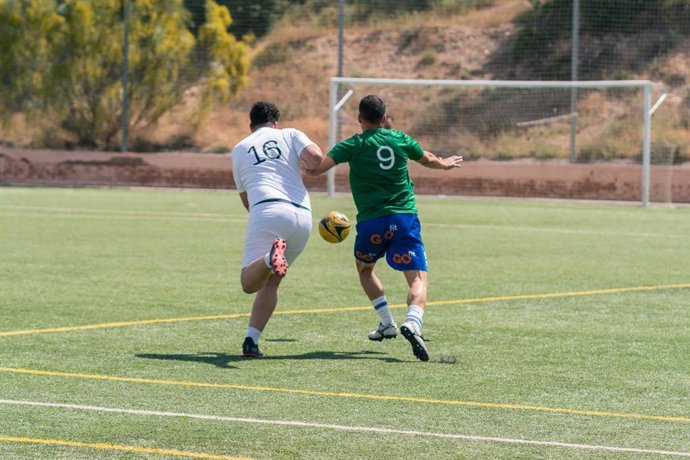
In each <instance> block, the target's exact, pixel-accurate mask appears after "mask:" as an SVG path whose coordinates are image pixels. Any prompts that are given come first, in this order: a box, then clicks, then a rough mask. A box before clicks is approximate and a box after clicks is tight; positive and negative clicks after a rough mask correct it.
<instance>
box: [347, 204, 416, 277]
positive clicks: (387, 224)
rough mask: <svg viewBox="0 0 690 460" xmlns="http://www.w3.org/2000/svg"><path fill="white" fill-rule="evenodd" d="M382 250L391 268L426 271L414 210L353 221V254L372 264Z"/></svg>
mask: <svg viewBox="0 0 690 460" xmlns="http://www.w3.org/2000/svg"><path fill="white" fill-rule="evenodd" d="M384 254H385V255H386V261H387V262H388V265H390V266H391V267H392V268H394V269H395V270H400V271H405V270H422V271H427V263H426V251H425V250H424V242H423V241H422V228H421V225H420V224H419V218H418V217H417V214H393V215H390V216H383V217H377V218H374V219H369V220H365V221H363V222H358V223H357V238H356V239H355V258H356V259H357V260H359V261H360V262H363V263H365V264H373V263H374V262H376V261H377V260H379V259H380V258H381V257H383V256H384Z"/></svg>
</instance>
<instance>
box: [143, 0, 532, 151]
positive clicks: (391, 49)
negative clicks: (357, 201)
mask: <svg viewBox="0 0 690 460" xmlns="http://www.w3.org/2000/svg"><path fill="white" fill-rule="evenodd" d="M526 8H529V1H527V0H508V1H498V2H496V6H494V7H491V8H488V9H485V10H480V11H476V12H473V13H471V14H468V15H464V16H457V17H451V18H439V17H436V16H433V15H415V16H411V17H408V18H404V19H398V20H392V21H390V22H388V23H383V24H379V25H377V26H376V28H367V27H354V28H348V29H346V33H345V46H344V49H345V51H344V66H343V67H344V74H345V76H353V77H389V78H429V79H438V78H444V79H446V78H447V79H490V78H494V77H495V75H494V71H493V70H491V67H495V64H494V65H493V66H491V65H490V64H491V62H490V59H491V58H492V57H494V56H495V54H496V52H497V51H498V50H500V49H501V48H502V47H503V46H504V45H505V44H506V42H507V41H509V40H510V38H511V36H512V35H513V34H514V32H515V26H514V25H513V24H512V23H511V22H510V20H511V19H512V18H513V17H515V16H516V15H517V14H519V13H521V12H523V11H524V10H525V9H526ZM337 50H338V42H337V29H335V28H311V27H300V26H299V25H289V26H283V27H280V28H278V29H277V30H276V31H274V32H273V33H272V34H270V35H268V36H267V37H266V38H265V39H263V40H262V41H261V42H259V43H258V44H257V46H256V55H255V64H254V66H253V67H252V69H251V71H250V83H249V85H248V86H247V87H246V88H245V89H243V90H242V91H241V92H240V94H239V95H238V96H237V97H235V98H234V99H233V100H232V101H231V102H230V104H229V106H230V107H229V109H228V108H225V107H224V108H218V109H216V110H215V111H214V112H213V113H212V114H211V115H210V117H209V119H208V120H207V122H206V123H205V124H204V126H203V127H202V128H201V130H200V131H199V132H198V133H196V134H195V135H194V139H195V141H196V143H197V144H198V145H199V146H200V147H201V148H203V149H210V150H213V149H217V150H220V149H221V148H222V147H223V146H232V145H234V143H235V142H236V140H237V139H239V138H240V137H241V136H243V135H245V134H246V132H247V111H248V108H249V106H250V105H251V103H252V102H253V101H255V100H258V99H268V100H273V101H275V102H276V103H277V104H279V106H280V108H281V110H282V112H283V124H284V125H288V124H289V125H294V126H299V127H301V128H302V129H304V130H305V131H307V132H309V133H310V135H312V136H313V137H314V139H315V140H316V141H317V142H319V143H321V144H322V145H326V144H327V141H328V79H329V78H330V77H332V76H335V75H336V73H337ZM429 60H431V61H433V62H431V63H430V64H425V62H427V61H429ZM178 117H181V118H182V120H184V118H183V116H180V115H179V114H178ZM171 121H172V122H173V123H174V120H168V123H170V122H171ZM181 123H184V121H181ZM163 126H164V128H161V129H159V130H158V133H157V136H158V138H159V139H160V140H161V141H162V140H163V138H164V137H165V136H169V135H170V134H171V130H173V127H172V126H170V125H169V124H167V125H166V123H163Z"/></svg>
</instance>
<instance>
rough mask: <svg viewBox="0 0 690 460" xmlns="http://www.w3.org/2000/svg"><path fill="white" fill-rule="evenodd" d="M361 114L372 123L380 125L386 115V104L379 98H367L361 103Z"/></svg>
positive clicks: (370, 96)
mask: <svg viewBox="0 0 690 460" xmlns="http://www.w3.org/2000/svg"><path fill="white" fill-rule="evenodd" d="M359 114H360V115H361V116H362V118H363V119H364V120H366V121H368V122H370V123H378V122H380V121H381V120H383V116H384V115H385V114H386V103H385V102H383V99H381V98H380V97H378V96H374V95H372V94H370V95H369V96H365V97H363V98H362V100H361V101H359Z"/></svg>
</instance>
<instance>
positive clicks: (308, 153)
mask: <svg viewBox="0 0 690 460" xmlns="http://www.w3.org/2000/svg"><path fill="white" fill-rule="evenodd" d="M299 158H300V160H302V161H303V164H304V169H305V170H306V171H309V170H311V169H314V168H316V167H317V166H319V164H321V160H322V159H323V152H321V149H320V148H319V146H318V145H316V144H309V145H307V146H306V147H304V149H303V150H302V151H301V152H300V154H299Z"/></svg>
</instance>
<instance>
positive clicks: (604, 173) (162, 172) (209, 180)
mask: <svg viewBox="0 0 690 460" xmlns="http://www.w3.org/2000/svg"><path fill="white" fill-rule="evenodd" d="M231 166H232V162H231V158H230V156H229V155H227V154H223V155H219V154H199V153H147V154H136V153H114V152H83V151H79V152H72V151H47V150H24V149H15V148H8V147H0V184H5V185H9V184H12V185H51V186H151V187H189V188H228V189H232V188H234V185H235V184H234V181H233V179H232V168H231ZM347 174H348V171H347V166H346V165H343V166H338V169H337V175H336V184H337V190H338V191H341V192H342V191H349V187H348V183H347V182H348V181H347ZM410 174H411V176H412V178H413V180H414V182H415V185H416V190H417V192H418V193H420V194H431V195H438V194H443V195H469V196H513V197H541V198H575V199H578V198H579V199H595V200H597V199H600V200H622V201H640V199H641V182H642V180H641V174H642V171H641V167H640V165H636V164H628V163H607V164H567V163H563V162H554V161H549V162H537V161H514V162H493V161H474V162H467V163H465V165H464V167H463V168H462V169H458V170H453V171H449V172H446V171H435V170H430V169H427V168H423V167H421V166H419V165H417V164H416V163H412V164H411V167H410ZM305 182H306V183H307V186H308V188H309V189H310V190H313V191H324V190H326V178H325V176H321V177H318V178H306V180H305ZM651 182H652V183H651V201H660V202H669V201H670V202H676V203H690V165H682V166H654V167H653V168H652V181H651Z"/></svg>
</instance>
